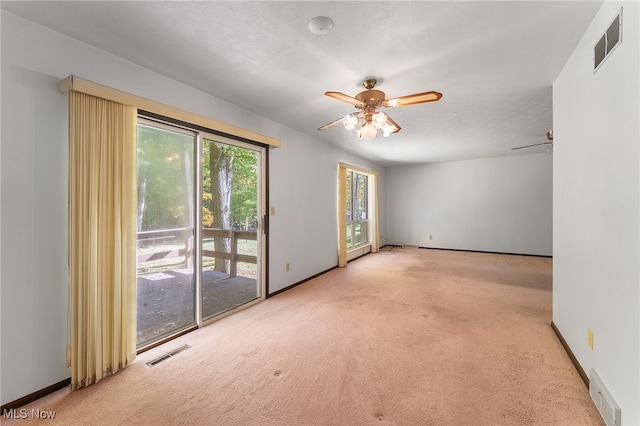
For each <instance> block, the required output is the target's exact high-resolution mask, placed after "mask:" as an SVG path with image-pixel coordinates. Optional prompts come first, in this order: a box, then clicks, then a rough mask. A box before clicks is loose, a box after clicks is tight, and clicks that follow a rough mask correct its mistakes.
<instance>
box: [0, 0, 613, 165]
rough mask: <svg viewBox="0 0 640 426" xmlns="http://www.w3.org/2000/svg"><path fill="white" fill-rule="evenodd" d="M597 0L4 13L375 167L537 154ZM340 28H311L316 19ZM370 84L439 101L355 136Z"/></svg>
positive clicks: (110, 5)
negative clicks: (381, 131) (351, 126)
mask: <svg viewBox="0 0 640 426" xmlns="http://www.w3.org/2000/svg"><path fill="white" fill-rule="evenodd" d="M601 4H602V1H564V2H559V1H532V2H528V1H499V2H488V1H440V2H435V1H410V2H400V1H382V2H369V1H354V2H352V1H330V2H328V1H283V2H275V1H258V2H247V1H199V2H186V1H169V2H157V1H141V2H137V1H131V2H128V1H122V2H117V1H113V2H100V1H88V2H79V1H70V2H54V1H46V2H8V1H2V3H1V7H2V9H4V10H6V11H9V12H11V13H15V14H17V15H20V16H22V17H24V18H26V19H29V20H32V21H34V22H37V23H39V24H41V25H44V26H47V27H50V28H52V29H54V30H56V31H59V32H61V33H64V34H66V35H69V36H71V37H73V38H76V39H78V40H81V41H83V42H85V43H87V44H90V45H93V46H95V47H97V48H100V49H102V50H105V51H107V52H110V53H112V54H114V55H117V56H120V57H122V58H125V59H127V60H129V61H131V62H134V63H136V64H139V65H141V66H144V67H146V68H148V69H151V70H153V71H156V72H158V73H161V74H164V75H166V76H168V77H171V78H173V79H175V80H178V81H180V82H183V83H185V84H188V85H190V86H193V87H195V88H198V89H200V90H203V91H204V92H207V93H210V94H211V95H213V96H215V97H218V98H221V99H224V100H226V101H228V102H231V103H234V104H236V105H239V106H241V107H244V108H246V109H248V110H251V111H254V112H256V113H258V114H260V115H263V116H265V117H268V118H270V119H273V120H275V121H278V122H281V123H284V124H286V125H288V126H290V127H292V128H295V129H297V130H299V131H301V132H304V133H307V134H309V135H312V136H314V137H317V138H319V139H322V140H323V141H325V142H327V143H333V144H336V145H338V146H340V147H342V148H344V149H345V150H348V151H352V152H355V153H357V154H359V155H362V156H364V157H367V158H370V159H372V160H374V161H377V162H379V163H381V164H387V165H391V164H404V163H416V162H431V161H448V160H459V159H471V158H482V157H496V156H504V155H513V154H528V153H535V152H544V150H545V147H544V146H543V147H539V148H529V149H523V150H518V151H511V148H513V147H516V146H520V145H529V144H535V143H541V142H546V136H545V134H546V132H547V131H548V130H550V129H551V128H552V126H553V124H552V110H551V86H552V84H553V82H554V80H555V78H556V76H557V75H558V74H559V72H560V70H561V69H562V66H563V65H564V64H565V62H566V61H567V59H568V58H569V56H570V55H571V53H572V51H573V49H574V47H575V46H576V45H577V43H578V40H579V39H580V38H581V37H582V35H583V34H584V32H585V30H586V28H587V26H588V25H589V23H590V22H591V20H592V18H593V17H594V16H595V14H596V12H597V10H598V9H599V8H600V6H601ZM320 15H324V16H328V17H330V18H331V19H333V21H334V28H333V31H331V32H330V33H329V34H327V35H324V36H318V35H314V34H312V33H311V32H309V30H308V28H307V24H308V22H309V20H310V19H311V18H313V17H315V16H320ZM370 76H373V77H377V78H378V80H379V84H378V86H377V87H376V88H377V89H380V90H383V91H384V92H386V94H387V97H397V96H402V95H407V94H411V93H416V92H424V91H429V90H436V91H439V92H441V93H443V95H444V96H443V98H442V100H441V101H439V102H434V103H427V104H422V105H414V106H409V107H402V108H395V109H388V110H386V112H387V113H389V115H390V116H391V117H392V118H393V119H394V120H395V121H397V122H398V123H399V124H400V125H401V126H402V131H400V132H399V133H397V134H394V135H391V136H390V137H388V138H382V137H378V138H376V139H375V140H372V141H362V140H359V139H358V138H357V137H356V136H355V134H354V133H353V132H347V131H346V130H344V128H343V127H342V126H341V125H338V126H334V127H332V128H330V129H327V130H325V131H322V132H318V131H317V128H318V127H320V126H322V125H324V124H326V123H328V122H330V121H333V120H335V119H336V118H338V117H340V116H343V115H345V114H347V113H349V112H352V111H355V109H354V107H352V106H350V105H348V104H346V103H342V102H339V101H337V100H334V99H330V98H327V97H325V96H323V93H324V92H325V91H327V90H331V91H339V92H344V93H346V94H349V95H355V94H356V93H357V92H359V91H361V90H363V88H362V86H361V83H362V81H363V80H364V78H365V77H370Z"/></svg>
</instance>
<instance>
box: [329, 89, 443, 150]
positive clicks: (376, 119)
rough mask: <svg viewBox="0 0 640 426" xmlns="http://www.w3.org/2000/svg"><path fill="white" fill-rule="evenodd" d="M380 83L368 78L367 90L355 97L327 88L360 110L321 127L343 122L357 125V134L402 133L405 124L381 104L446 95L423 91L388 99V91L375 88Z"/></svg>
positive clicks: (416, 101)
mask: <svg viewBox="0 0 640 426" xmlns="http://www.w3.org/2000/svg"><path fill="white" fill-rule="evenodd" d="M376 83H377V81H376V79H373V78H369V79H366V80H365V81H364V82H363V83H362V85H363V86H364V87H365V89H367V90H363V91H362V92H360V93H358V94H357V95H356V96H355V97H351V96H349V95H345V94H344V93H340V92H325V93H324V94H325V96H328V97H330V98H334V99H337V100H339V101H342V102H346V103H348V104H351V105H353V106H355V107H356V108H357V111H354V112H352V113H350V114H347V115H345V116H344V117H341V118H338V119H337V120H335V121H332V122H331V123H328V124H325V125H324V126H322V127H320V128H319V129H318V130H324V129H328V128H329V127H331V126H334V125H336V124H338V123H342V124H343V125H344V127H345V129H347V130H353V129H357V135H358V137H359V138H361V139H362V138H364V139H373V138H375V137H376V136H377V134H378V130H382V133H383V135H384V136H385V137H387V136H389V135H390V134H391V133H398V132H399V131H400V129H401V127H400V125H398V123H396V122H395V121H393V119H392V118H391V117H389V116H388V115H387V114H385V113H384V112H382V111H380V112H379V111H378V109H379V108H381V107H385V108H395V107H401V106H409V105H416V104H422V103H425V102H435V101H438V100H440V98H441V97H442V93H439V92H423V93H415V94H413V95H406V96H400V97H398V98H391V99H387V98H386V95H385V93H384V92H382V91H380V90H375V89H374V87H375V85H376Z"/></svg>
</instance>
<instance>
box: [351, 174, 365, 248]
mask: <svg viewBox="0 0 640 426" xmlns="http://www.w3.org/2000/svg"><path fill="white" fill-rule="evenodd" d="M368 243H369V177H368V176H367V175H364V174H362V173H358V172H354V171H353V170H348V171H347V250H349V249H352V248H357V247H360V246H363V245H365V244H368Z"/></svg>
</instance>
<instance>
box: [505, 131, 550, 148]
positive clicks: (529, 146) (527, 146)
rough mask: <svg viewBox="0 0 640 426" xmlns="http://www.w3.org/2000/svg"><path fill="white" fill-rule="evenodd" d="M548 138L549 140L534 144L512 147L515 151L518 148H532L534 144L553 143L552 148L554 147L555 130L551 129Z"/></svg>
mask: <svg viewBox="0 0 640 426" xmlns="http://www.w3.org/2000/svg"><path fill="white" fill-rule="evenodd" d="M547 139H548V141H547V142H541V143H534V144H533V145H524V146H517V147H515V148H511V151H515V150H516V149H523V148H532V147H534V146H540V145H551V149H553V130H549V131H548V132H547Z"/></svg>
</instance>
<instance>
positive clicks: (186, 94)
mask: <svg viewBox="0 0 640 426" xmlns="http://www.w3.org/2000/svg"><path fill="white" fill-rule="evenodd" d="M1 16H2V26H1V30H2V135H1V136H2V147H1V149H2V155H1V182H2V203H1V216H0V217H1V220H2V245H1V251H0V252H1V255H2V258H1V264H2V271H1V299H0V301H1V303H2V305H1V322H2V324H1V332H2V336H1V339H2V341H1V349H0V354H1V356H0V358H1V361H0V362H1V364H0V375H1V378H0V381H1V387H0V392H1V395H0V400H1V403H2V404H6V403H8V402H11V401H14V400H16V399H18V398H20V397H23V396H25V395H27V394H30V393H32V392H34V391H38V390H40V389H42V388H44V387H47V386H49V385H52V384H54V383H57V382H59V381H62V380H64V379H66V378H68V377H69V376H70V372H69V370H68V369H67V368H66V367H65V347H66V343H67V331H66V330H67V280H68V271H67V249H68V246H67V232H68V226H67V220H68V209H67V201H68V196H67V187H68V159H67V156H68V130H67V127H68V102H67V96H66V95H62V94H60V93H59V92H58V91H57V82H58V81H59V80H60V79H62V78H64V77H66V76H68V75H69V74H75V75H77V76H79V77H81V78H84V79H87V80H92V81H95V82H97V83H101V84H104V85H107V86H111V87H114V88H116V89H120V90H123V91H127V92H130V93H133V94H136V95H138V96H142V97H145V98H149V99H153V100H155V101H158V102H162V103H165V104H168V105H171V106H174V107H178V108H182V109H184V110H187V111H191V112H194V113H197V114H200V115H204V116H208V117H211V118H214V119H216V120H219V121H223V122H227V123H229V124H233V125H236V126H239V127H244V128H246V129H249V130H252V131H255V132H258V133H262V134H266V135H269V136H273V137H276V138H279V139H281V141H282V147H281V148H276V149H272V150H271V152H270V155H271V157H270V181H269V184H270V205H271V206H273V207H275V209H276V215H275V216H272V217H271V218H270V219H271V235H270V244H269V247H270V265H269V266H270V277H269V280H270V288H271V291H272V292H273V291H276V290H278V289H281V288H285V287H287V286H289V285H291V284H293V283H296V282H298V281H300V280H302V279H305V278H307V277H309V276H311V275H314V274H317V273H319V272H322V271H324V270H326V269H328V268H331V267H333V266H336V265H337V230H336V228H337V214H336V211H337V207H336V203H337V201H336V193H337V167H338V163H339V162H340V161H345V162H348V163H351V164H355V165H358V166H361V167H366V168H370V169H373V170H375V171H377V172H378V173H379V175H380V177H381V180H382V181H384V179H385V176H384V168H381V167H378V166H376V165H374V164H371V163H370V162H367V161H365V160H363V159H360V158H357V157H354V156H352V155H347V154H345V153H344V152H342V151H341V150H340V149H339V148H337V147H333V146H329V145H327V144H325V143H323V142H321V141H319V140H316V139H314V138H312V137H309V136H306V135H303V134H301V133H299V132H297V131H294V130H292V129H289V128H287V127H285V126H283V125H281V124H279V123H276V122H273V121H270V120H268V119H266V118H264V117H260V116H258V115H256V114H253V113H251V112H249V111H246V110H243V109H241V108H238V107H236V106H233V105H231V104H229V103H226V102H223V101H221V100H218V99H215V98H212V97H210V96H208V95H206V94H204V93H202V92H200V91H198V90H195V89H193V88H190V87H188V86H185V85H183V84H180V83H177V82H176V81H173V80H171V79H169V78H166V77H163V76H161V75H159V74H156V73H153V72H151V71H148V70H146V69H143V68H141V67H138V66H136V65H134V64H132V63H130V62H127V61H125V60H122V59H120V58H117V57H115V56H113V55H110V54H107V53H105V52H102V51H100V50H97V49H94V48H91V47H89V46H87V45H85V44H82V43H80V42H78V41H75V40H73V39H70V38H68V37H66V36H62V35H60V34H58V33H55V32H52V31H50V30H48V29H46V28H43V27H41V26H39V25H35V24H33V23H30V22H28V21H25V20H23V19H22V18H19V17H17V16H15V15H12V14H9V13H6V12H4V11H3V12H1ZM381 199H382V200H381V201H382V202H384V188H381ZM381 223H382V224H383V225H384V223H385V220H384V216H382V217H381ZM382 232H383V233H384V227H382ZM285 263H290V264H291V270H290V271H289V272H285V268H284V265H285ZM213 326H215V325H213Z"/></svg>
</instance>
